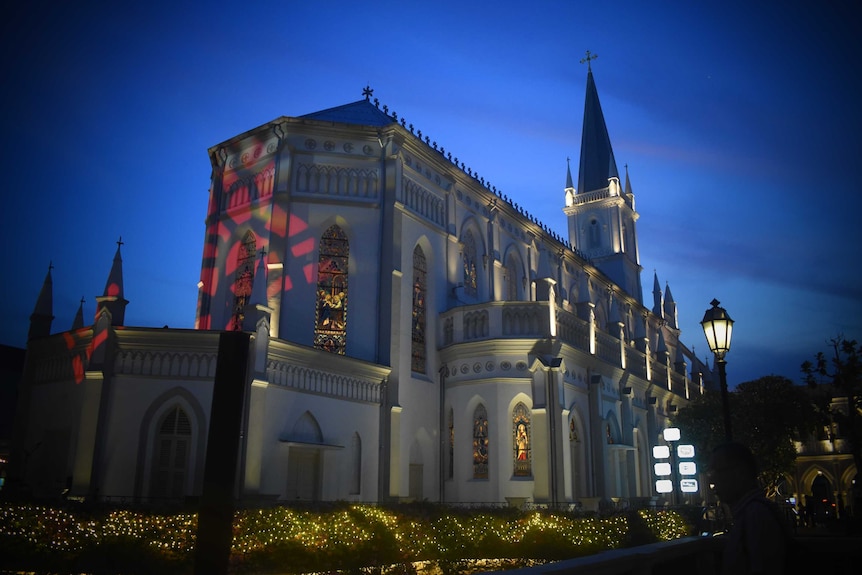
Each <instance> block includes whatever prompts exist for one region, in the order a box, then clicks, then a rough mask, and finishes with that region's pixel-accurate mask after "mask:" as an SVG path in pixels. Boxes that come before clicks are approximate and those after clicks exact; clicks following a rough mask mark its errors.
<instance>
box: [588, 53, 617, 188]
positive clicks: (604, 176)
mask: <svg viewBox="0 0 862 575" xmlns="http://www.w3.org/2000/svg"><path fill="white" fill-rule="evenodd" d="M611 178H616V180H617V181H619V179H620V175H619V172H617V162H616V160H615V159H614V150H613V148H612V147H611V138H610V136H609V135H608V128H607V125H606V124H605V116H604V114H603V113H602V105H601V104H600V103H599V93H598V91H597V90H596V82H595V80H594V79H593V71H592V68H589V69H588V71H587V98H586V105H585V106H584V126H583V130H582V132H581V163H580V166H579V170H578V193H580V194H584V193H588V192H593V191H595V190H601V189H603V188H606V187H608V182H609V181H610V180H611Z"/></svg>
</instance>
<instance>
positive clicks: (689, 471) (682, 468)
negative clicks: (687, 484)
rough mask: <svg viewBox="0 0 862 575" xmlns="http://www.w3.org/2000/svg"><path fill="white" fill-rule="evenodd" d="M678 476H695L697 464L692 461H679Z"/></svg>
mask: <svg viewBox="0 0 862 575" xmlns="http://www.w3.org/2000/svg"><path fill="white" fill-rule="evenodd" d="M679 474H680V475H697V463H695V462H694V461H680V462H679Z"/></svg>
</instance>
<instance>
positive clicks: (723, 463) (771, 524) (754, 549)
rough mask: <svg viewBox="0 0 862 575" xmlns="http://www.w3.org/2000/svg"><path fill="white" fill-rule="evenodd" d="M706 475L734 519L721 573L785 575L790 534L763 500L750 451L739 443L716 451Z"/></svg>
mask: <svg viewBox="0 0 862 575" xmlns="http://www.w3.org/2000/svg"><path fill="white" fill-rule="evenodd" d="M709 473H710V476H711V480H712V483H714V484H715V492H716V494H717V495H718V498H719V500H720V501H721V502H722V503H726V504H727V505H729V506H730V510H731V513H732V515H733V525H732V526H731V528H730V532H729V533H728V535H727V542H726V545H725V548H724V559H723V561H722V566H721V572H722V573H732V574H733V575H746V574H750V573H762V574H766V575H773V574H779V573H784V572H785V571H784V569H785V555H786V552H787V546H788V543H789V533H788V532H787V528H786V526H785V525H784V521H783V520H782V516H781V513H780V511H779V510H778V509H777V508H775V507H774V505H773V504H772V503H771V502H770V501H769V500H768V499H766V498H765V497H764V496H763V491H762V490H761V488H760V486H759V485H758V482H757V463H756V461H755V459H754V456H753V455H752V454H751V451H750V450H749V449H748V448H747V447H746V446H744V445H742V444H741V443H726V444H724V445H721V446H719V447H717V448H716V449H715V450H714V451H713V452H712V458H711V461H710V468H709Z"/></svg>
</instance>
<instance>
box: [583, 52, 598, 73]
mask: <svg viewBox="0 0 862 575" xmlns="http://www.w3.org/2000/svg"><path fill="white" fill-rule="evenodd" d="M598 57H599V56H598V54H591V53H590V51H589V50H587V57H586V58H581V64H584V63H586V65H587V72H592V71H593V67H592V65H591V64H590V62H591V61H592V60H595V59H596V58H598Z"/></svg>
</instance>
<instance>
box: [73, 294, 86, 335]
mask: <svg viewBox="0 0 862 575" xmlns="http://www.w3.org/2000/svg"><path fill="white" fill-rule="evenodd" d="M82 327H84V297H83V296H81V303H80V304H78V313H76V314H75V319H74V320H72V331H75V330H76V329H81V328H82Z"/></svg>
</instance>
